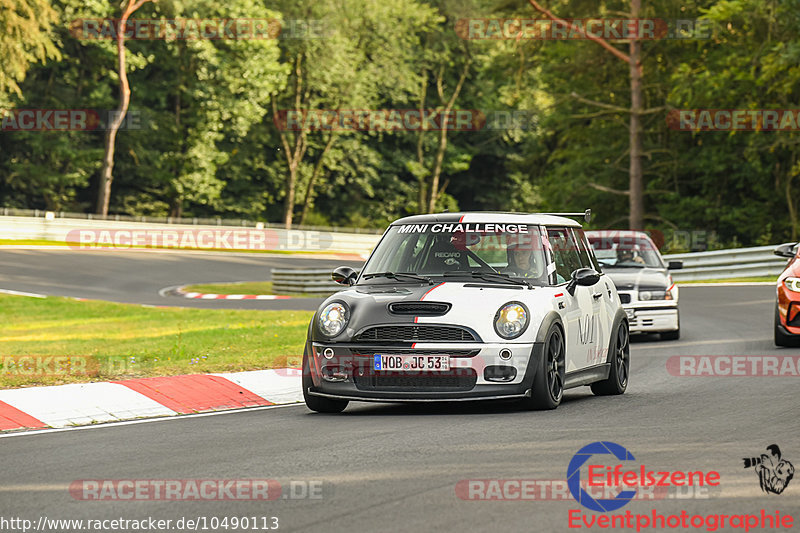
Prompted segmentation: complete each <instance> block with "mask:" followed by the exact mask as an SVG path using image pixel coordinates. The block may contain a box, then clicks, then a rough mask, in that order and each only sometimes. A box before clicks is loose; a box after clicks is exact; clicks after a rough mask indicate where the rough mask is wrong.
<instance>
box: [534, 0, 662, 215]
mask: <svg viewBox="0 0 800 533" xmlns="http://www.w3.org/2000/svg"><path fill="white" fill-rule="evenodd" d="M528 1H529V2H530V4H531V5H532V6H533V7H534V9H536V10H537V11H539V12H540V13H542V14H543V15H545V16H546V17H547V18H549V19H551V20H553V21H554V22H558V23H560V24H563V25H569V26H570V27H571V28H572V29H573V30H574V31H576V32H577V33H579V34H581V35H583V36H584V37H585V38H587V39H589V40H591V41H593V42H595V43H597V44H599V45H600V46H602V47H603V48H605V49H606V50H607V51H609V52H610V53H611V54H612V55H614V56H615V57H616V58H618V59H620V60H622V61H624V62H626V63H627V64H628V66H629V72H630V74H629V75H630V87H631V106H630V109H629V110H628V113H629V114H630V125H629V134H630V140H629V147H630V148H629V150H630V151H629V159H630V167H629V169H630V170H629V183H628V190H627V191H626V192H625V193H624V194H626V195H627V196H628V198H629V204H628V205H629V215H628V216H629V228H630V229H636V230H642V229H644V184H643V181H644V179H643V174H642V151H643V148H642V134H643V133H642V124H641V116H642V115H643V114H646V113H655V112H658V111H661V110H663V107H659V108H654V109H648V110H645V109H644V97H643V95H642V61H641V52H642V45H641V41H640V40H639V39H637V38H632V39H631V40H630V45H629V47H630V51H629V54H624V53H623V52H621V51H619V50H618V49H617V48H615V47H614V46H612V45H611V44H609V43H608V42H607V41H606V40H605V39H603V38H601V37H597V36H595V35H592V34H587V33H586V32H585V31H584V30H583V29H582V28H580V27H579V26H577V25H575V24H571V23H568V22H567V21H565V20H564V19H561V18H559V17H557V16H555V15H554V14H553V13H552V12H550V11H549V10H548V9H545V8H544V7H542V6H541V5H540V4H539V3H538V2H537V1H536V0H528ZM630 1H631V12H630V19H631V20H636V19H638V18H639V12H640V10H641V7H642V1H641V0H630ZM579 99H580V101H582V102H584V103H589V104H592V105H595V106H597V107H600V108H603V109H610V110H612V111H613V110H615V109H614V107H613V106H609V105H608V104H603V103H599V102H592V101H591V100H587V99H585V98H579ZM616 111H620V109H619V108H617V109H616ZM609 192H610V191H609Z"/></svg>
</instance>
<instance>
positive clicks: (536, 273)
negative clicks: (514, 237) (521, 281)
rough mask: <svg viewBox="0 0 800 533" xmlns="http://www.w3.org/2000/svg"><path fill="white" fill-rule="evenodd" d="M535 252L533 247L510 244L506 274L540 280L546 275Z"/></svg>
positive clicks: (507, 248) (507, 251)
mask: <svg viewBox="0 0 800 533" xmlns="http://www.w3.org/2000/svg"><path fill="white" fill-rule="evenodd" d="M533 252H534V250H533V247H532V246H525V245H523V244H520V243H510V244H509V245H508V246H507V247H506V255H507V258H508V267H506V269H505V272H506V273H508V274H513V275H515V276H519V277H521V278H540V277H541V276H542V274H543V273H544V269H543V265H541V264H540V262H541V261H539V260H537V255H536V254H534V253H533Z"/></svg>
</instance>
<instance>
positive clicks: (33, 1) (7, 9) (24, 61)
mask: <svg viewBox="0 0 800 533" xmlns="http://www.w3.org/2000/svg"><path fill="white" fill-rule="evenodd" d="M56 20H57V13H56V11H55V9H53V7H52V6H51V5H50V2H49V0H0V57H2V58H3V60H2V61H0V115H2V114H3V111H4V110H5V109H7V108H8V107H10V105H11V101H10V98H9V97H10V95H12V94H13V95H15V96H17V97H18V98H19V97H22V90H21V89H20V86H19V83H20V82H22V81H23V80H24V79H25V74H26V73H27V72H28V69H29V68H30V66H31V64H33V63H37V62H44V61H45V60H47V59H60V57H61V54H60V53H59V51H58V48H57V47H56V45H55V43H54V42H53V39H52V35H51V31H52V26H53V23H55V22H56Z"/></svg>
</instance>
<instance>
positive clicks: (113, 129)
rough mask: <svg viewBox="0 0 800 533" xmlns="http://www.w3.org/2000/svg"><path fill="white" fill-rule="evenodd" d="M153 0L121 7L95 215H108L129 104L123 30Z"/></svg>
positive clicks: (131, 1)
mask: <svg viewBox="0 0 800 533" xmlns="http://www.w3.org/2000/svg"><path fill="white" fill-rule="evenodd" d="M151 1H153V2H154V1H155V0H127V1H126V2H125V3H124V4H123V7H122V16H121V17H120V19H119V23H118V24H119V25H118V26H117V32H116V42H117V74H118V76H119V105H118V106H117V111H116V113H115V114H114V115H113V116H112V117H111V121H110V123H109V124H108V129H107V130H106V134H105V152H104V154H103V166H102V168H101V169H100V183H99V186H98V194H97V213H98V214H100V215H103V216H106V215H107V214H108V202H109V201H110V199H111V182H112V181H113V180H114V175H113V171H114V148H115V146H116V140H117V132H118V131H119V128H120V127H121V126H122V123H123V122H124V121H125V115H126V114H127V113H128V106H129V105H130V103H131V88H130V84H129V83H128V73H127V63H126V60H125V29H126V25H127V22H128V19H129V18H130V16H131V15H133V13H134V12H136V11H137V10H138V9H139V8H140V7H142V6H143V5H144V4H146V3H147V2H151Z"/></svg>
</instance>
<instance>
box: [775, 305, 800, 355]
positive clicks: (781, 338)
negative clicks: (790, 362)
mask: <svg viewBox="0 0 800 533" xmlns="http://www.w3.org/2000/svg"><path fill="white" fill-rule="evenodd" d="M780 325H781V318H780V315H779V311H778V304H775V346H784V347H787V348H792V347H797V346H800V339H798V338H797V337H795V336H794V335H787V334H786V333H784V332H783V331H781V328H780Z"/></svg>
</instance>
